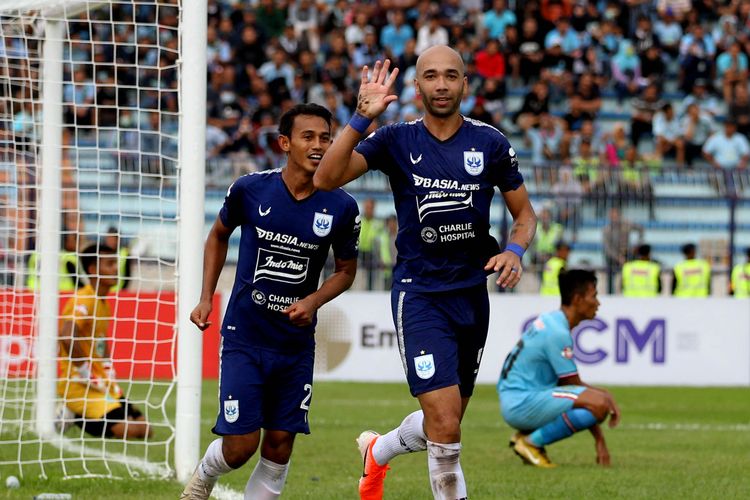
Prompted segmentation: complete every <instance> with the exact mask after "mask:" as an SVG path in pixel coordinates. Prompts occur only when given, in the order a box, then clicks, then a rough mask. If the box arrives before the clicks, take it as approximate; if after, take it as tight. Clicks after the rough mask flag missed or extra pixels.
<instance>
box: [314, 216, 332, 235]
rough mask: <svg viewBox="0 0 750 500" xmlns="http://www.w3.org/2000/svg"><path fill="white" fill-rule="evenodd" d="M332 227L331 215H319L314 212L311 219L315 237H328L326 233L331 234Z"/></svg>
mask: <svg viewBox="0 0 750 500" xmlns="http://www.w3.org/2000/svg"><path fill="white" fill-rule="evenodd" d="M332 225H333V215H329V214H321V213H320V212H315V217H313V225H312V228H313V232H314V233H315V235H316V236H320V237H321V238H322V237H323V236H328V233H330V232H331V226H332Z"/></svg>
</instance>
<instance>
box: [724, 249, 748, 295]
mask: <svg viewBox="0 0 750 500" xmlns="http://www.w3.org/2000/svg"><path fill="white" fill-rule="evenodd" d="M745 255H746V256H747V262H745V263H744V264H737V265H735V266H734V268H733V269H732V279H731V280H730V282H729V294H730V295H734V298H735V299H748V298H750V247H747V248H746V249H745Z"/></svg>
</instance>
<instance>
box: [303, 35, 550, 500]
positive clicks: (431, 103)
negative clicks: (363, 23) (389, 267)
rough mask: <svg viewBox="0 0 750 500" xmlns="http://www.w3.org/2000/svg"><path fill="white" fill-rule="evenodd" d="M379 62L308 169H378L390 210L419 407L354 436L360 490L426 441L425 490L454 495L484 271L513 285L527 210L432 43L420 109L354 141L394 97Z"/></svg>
mask: <svg viewBox="0 0 750 500" xmlns="http://www.w3.org/2000/svg"><path fill="white" fill-rule="evenodd" d="M389 66H390V62H389V61H388V60H386V61H385V63H383V64H381V63H380V61H378V62H376V64H375V67H374V68H373V70H372V75H368V73H369V70H368V68H367V67H364V68H363V70H362V81H361V84H360V88H359V97H358V104H357V112H356V114H355V115H354V117H353V118H352V120H351V121H350V122H349V124H348V125H347V126H346V127H345V128H344V130H343V131H342V133H341V135H340V136H339V137H338V138H337V139H336V142H335V143H334V144H333V145H332V146H331V147H330V148H329V150H328V152H327V153H326V154H325V156H324V157H323V161H322V162H321V164H320V167H319V168H318V171H317V172H316V173H315V184H316V186H319V187H321V188H323V189H333V188H335V187H338V186H341V185H343V184H346V183H347V182H349V181H351V180H353V179H355V178H356V177H359V176H360V175H362V174H364V173H365V172H366V171H367V170H381V171H382V172H383V173H385V174H386V175H387V176H388V177H389V180H390V185H391V188H392V190H393V195H394V202H395V206H396V214H397V216H398V227H399V233H398V237H397V240H396V247H397V248H398V259H397V262H396V266H395V268H394V273H393V287H392V288H393V289H392V292H391V302H392V310H393V318H394V323H395V326H396V331H397V334H398V342H399V352H400V354H401V361H402V363H403V367H404V371H405V372H406V378H407V381H408V383H409V388H410V391H411V393H412V395H413V396H415V397H417V399H418V400H419V404H420V406H421V408H422V409H421V410H420V411H417V412H414V413H412V414H411V415H408V416H407V417H406V418H405V419H404V420H403V422H402V423H401V425H400V426H399V427H398V428H396V429H394V430H392V431H390V432H389V433H387V434H385V435H383V436H380V435H378V434H377V433H375V432H374V431H365V432H363V433H362V434H361V435H360V436H359V438H358V440H357V442H358V444H359V448H360V452H361V453H362V456H363V461H364V471H363V474H362V478H361V479H360V482H359V494H360V498H362V499H368V500H373V499H380V498H382V497H383V483H384V479H385V474H386V471H387V470H388V463H389V462H390V461H391V459H393V458H394V457H396V456H397V455H401V454H404V453H410V452H414V451H423V450H427V453H428V468H429V477H430V484H431V486H432V492H433V495H434V497H435V498H440V499H451V500H456V499H460V498H464V497H466V496H467V489H466V483H465V481H464V476H463V472H462V470H461V464H460V461H459V457H460V452H461V420H462V418H463V416H464V412H465V410H466V406H467V405H468V403H469V398H470V397H471V395H472V393H473V390H474V383H475V380H476V376H477V372H478V370H479V363H480V360H481V358H482V351H483V349H484V344H485V340H486V338H487V328H488V323H489V298H488V294H487V275H488V274H490V273H493V272H497V271H499V272H500V274H499V277H498V279H497V284H498V285H500V286H503V287H509V288H512V287H514V286H515V285H516V284H517V283H518V282H519V280H520V279H521V274H522V268H521V256H522V255H523V253H524V251H525V250H526V248H528V246H529V244H530V243H531V240H532V239H533V237H534V232H535V231H536V216H535V215H534V211H533V209H532V208H531V204H530V203H529V197H528V194H527V192H526V188H525V187H524V185H523V178H522V176H521V174H520V173H519V172H518V161H517V159H516V153H515V151H514V150H513V148H512V147H511V146H510V144H509V143H508V140H507V139H506V138H505V136H504V135H503V134H502V133H500V132H499V131H498V130H497V129H495V128H494V127H491V126H489V125H487V124H486V123H483V122H480V121H476V120H472V119H469V118H466V117H464V116H462V115H461V114H460V113H459V106H460V103H461V99H462V97H463V96H464V94H465V93H466V92H467V91H468V83H467V79H466V76H465V74H464V63H463V61H462V60H461V56H460V55H459V54H458V53H457V52H456V51H455V50H453V49H451V48H450V47H447V46H444V45H439V46H434V47H431V48H429V49H427V50H426V51H424V52H423V53H422V54H421V55H420V57H419V59H418V60H417V65H416V70H417V71H416V78H415V87H416V90H417V94H418V96H419V97H420V98H421V99H422V102H423V103H424V106H425V115H424V117H423V118H422V119H419V120H416V121H413V122H407V123H397V124H394V125H388V126H385V127H381V128H379V129H377V130H376V131H375V132H374V133H373V134H371V135H370V136H369V137H367V138H366V139H365V140H363V141H362V142H360V140H361V138H362V135H363V134H364V133H365V131H366V130H367V129H368V127H369V126H370V123H371V122H372V120H373V119H375V118H376V117H378V116H379V115H380V114H381V113H383V111H385V109H386V107H387V106H388V104H389V103H391V102H392V101H394V100H396V98H397V97H396V96H395V95H392V94H391V93H390V87H391V85H392V84H393V82H394V80H395V78H396V75H397V74H398V69H394V70H393V72H392V73H391V74H390V75H388V69H389ZM357 143H359V145H357ZM355 146H356V149H355ZM495 187H499V188H500V190H501V191H502V192H503V198H504V199H505V202H506V204H507V206H508V209H509V210H510V213H511V215H512V216H513V221H514V222H513V228H512V230H511V234H510V242H509V243H508V245H507V247H506V248H505V249H503V250H502V251H501V250H500V249H499V247H498V243H497V241H496V240H495V239H494V238H493V237H492V236H490V233H489V229H490V223H489V219H490V218H489V214H490V204H491V201H492V196H493V195H494V192H495Z"/></svg>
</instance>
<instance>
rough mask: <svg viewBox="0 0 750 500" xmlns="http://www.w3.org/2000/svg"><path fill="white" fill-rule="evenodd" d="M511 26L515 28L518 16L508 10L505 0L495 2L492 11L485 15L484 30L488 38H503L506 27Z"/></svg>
mask: <svg viewBox="0 0 750 500" xmlns="http://www.w3.org/2000/svg"><path fill="white" fill-rule="evenodd" d="M509 24H512V25H514V26H515V24H516V15H515V14H514V13H513V11H512V10H510V9H508V8H507V6H506V2H505V0H494V1H493V2H492V10H489V11H487V12H485V13H484V28H485V29H486V30H487V36H488V38H497V39H501V38H503V36H504V35H505V27H506V26H508V25H509Z"/></svg>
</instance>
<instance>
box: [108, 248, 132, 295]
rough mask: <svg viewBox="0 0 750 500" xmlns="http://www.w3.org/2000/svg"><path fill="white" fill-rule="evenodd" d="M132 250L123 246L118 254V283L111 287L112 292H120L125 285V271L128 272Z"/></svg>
mask: <svg viewBox="0 0 750 500" xmlns="http://www.w3.org/2000/svg"><path fill="white" fill-rule="evenodd" d="M129 254H130V251H129V250H128V249H127V248H121V249H120V251H119V252H118V254H117V277H118V279H117V284H116V285H115V286H113V287H112V288H110V291H112V292H118V291H120V290H122V289H123V288H124V287H125V273H126V272H127V265H128V255H129Z"/></svg>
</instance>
